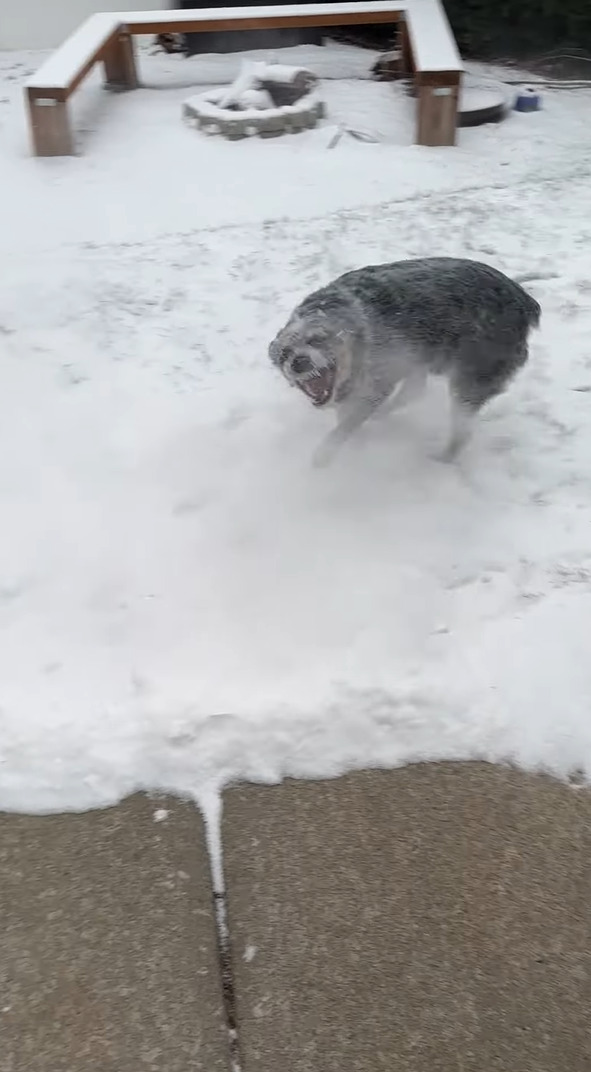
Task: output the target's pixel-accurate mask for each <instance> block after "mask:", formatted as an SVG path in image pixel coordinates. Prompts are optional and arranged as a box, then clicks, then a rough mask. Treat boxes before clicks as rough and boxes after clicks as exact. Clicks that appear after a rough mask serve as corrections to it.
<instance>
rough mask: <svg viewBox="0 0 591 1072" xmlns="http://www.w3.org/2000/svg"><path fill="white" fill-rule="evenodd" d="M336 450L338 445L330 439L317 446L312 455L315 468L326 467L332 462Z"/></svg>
mask: <svg viewBox="0 0 591 1072" xmlns="http://www.w3.org/2000/svg"><path fill="white" fill-rule="evenodd" d="M336 452H337V447H336V445H335V444H334V443H332V442H331V441H330V440H325V441H324V442H323V443H321V444H320V446H318V447H316V450H315V451H314V453H313V455H312V467H313V468H314V469H326V467H327V466H328V465H330V463H331V462H332V460H333V458H334V456H335V454H336Z"/></svg>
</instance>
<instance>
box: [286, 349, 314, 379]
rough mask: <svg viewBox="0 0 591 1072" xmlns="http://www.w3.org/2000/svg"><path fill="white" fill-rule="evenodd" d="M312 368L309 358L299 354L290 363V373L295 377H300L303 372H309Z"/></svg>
mask: <svg viewBox="0 0 591 1072" xmlns="http://www.w3.org/2000/svg"><path fill="white" fill-rule="evenodd" d="M311 368H312V362H311V361H310V358H309V357H305V356H304V355H303V354H299V355H298V356H297V357H294V358H293V360H292V362H291V371H292V372H293V373H294V375H295V376H301V375H302V373H304V372H310V370H311Z"/></svg>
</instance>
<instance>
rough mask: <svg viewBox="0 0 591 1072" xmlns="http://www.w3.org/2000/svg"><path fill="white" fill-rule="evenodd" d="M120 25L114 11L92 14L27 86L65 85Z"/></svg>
mask: <svg viewBox="0 0 591 1072" xmlns="http://www.w3.org/2000/svg"><path fill="white" fill-rule="evenodd" d="M120 25H121V17H120V16H119V15H117V14H116V13H113V12H111V13H100V14H98V15H91V16H90V18H89V19H86V22H83V23H82V25H81V26H79V27H78V29H77V30H74V33H73V34H70V36H69V37H68V38H66V40H65V41H64V43H63V45H60V47H59V48H58V49H56V51H55V52H54V53H53V54H52V55H51V56H50V57H49V59H47V60H46V61H45V63H43V64H42V65H41V67H40V68H39V70H38V71H36V72H35V74H33V75H31V76H30V77H29V78H28V79H27V81H26V82H25V86H26V88H27V89H65V88H67V87H68V86H69V85H70V83H71V82H73V81H74V79H75V78H76V76H77V74H78V73H79V71H80V70H81V69H82V68H84V66H85V65H86V64H88V62H89V60H92V58H93V56H95V55H96V54H97V52H100V50H101V49H102V48H104V46H105V45H106V44H107V42H108V41H109V39H110V38H111V37H113V35H114V34H115V33H116V32H117V30H118V28H119V27H120Z"/></svg>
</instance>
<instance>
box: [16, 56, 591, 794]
mask: <svg viewBox="0 0 591 1072" xmlns="http://www.w3.org/2000/svg"><path fill="white" fill-rule="evenodd" d="M293 57H294V58H295V59H296V60H297V62H301V61H302V59H305V62H310V63H313V64H314V65H315V66H316V69H320V70H321V73H322V74H324V75H326V76H327V81H326V82H325V83H324V84H323V90H324V94H325V98H326V101H327V104H328V108H329V119H327V121H326V123H325V124H324V125H323V126H321V127H320V128H318V129H317V130H314V131H310V132H307V133H304V134H301V135H297V136H292V137H286V138H284V139H282V140H277V141H270V142H261V141H259V140H252V141H248V142H246V143H238V144H230V143H227V142H224V141H221V140H218V139H215V138H207V137H204V136H202V135H200V134H198V133H196V132H195V131H193V130H191V129H189V128H186V127H184V126H183V125H182V123H181V121H180V109H181V102H182V100H183V99H184V97H186V96H187V95H189V94H190V93H191V92H193V91H194V86H195V83H196V82H200V83H201V84H202V85H203V86H204V87H205V86H209V85H212V84H216V83H219V82H229V81H230V80H231V78H232V77H233V74H234V73H235V69H236V66H237V64H238V62H239V61H238V59H237V58H236V57H222V58H205V57H196V58H195V59H194V60H191V61H185V60H182V59H177V58H164V57H159V58H148V59H146V58H145V57H144V61H143V69H144V77H145V80H146V82H147V83H148V85H149V87H150V88H146V89H143V90H141V91H138V92H137V93H133V94H130V95H119V96H116V97H109V96H107V95H106V94H103V93H102V91H100V90H99V89H98V88H97V86H96V85H95V84H91V85H90V86H89V87H88V88H85V89H84V90H83V91H82V92H81V94H80V99H79V100H77V101H76V107H75V114H76V124H77V129H78V130H79V132H80V142H81V148H82V155H81V156H79V157H78V158H75V159H68V160H43V161H39V160H33V159H31V158H29V156H28V154H27V146H26V135H25V127H24V120H23V114H22V105H21V96H20V82H21V80H22V78H23V77H24V75H25V74H26V73H27V72H28V71H29V70H31V69H33V68H34V67H35V66H37V65H38V63H39V62H40V58H41V57H40V56H37V55H33V54H27V55H24V54H18V55H15V54H12V55H9V54H4V56H2V57H0V189H1V190H2V197H1V199H0V214H1V219H0V223H1V226H0V252H1V256H2V265H3V272H2V284H1V286H0V417H1V419H0V806H3V807H11V808H18V809H23V808H24V809H30V808H34V809H45V808H61V807H86V806H92V805H98V804H102V803H104V802H107V801H112V800H114V799H116V798H117V797H118V796H120V795H121V794H123V793H125V792H127V791H129V790H131V789H132V788H133V787H136V786H138V785H142V786H149V787H154V788H157V787H166V788H173V789H177V790H181V791H184V792H188V793H192V794H194V795H196V796H197V797H200V796H203V795H205V794H207V792H208V791H209V790H211V789H212V788H214V787H215V786H217V785H219V784H220V783H222V782H225V781H228V780H229V779H234V778H238V777H241V776H247V777H250V778H256V779H277V778H279V777H281V776H282V775H285V774H288V773H290V774H312V775H322V774H333V773H336V772H338V771H340V770H342V769H345V768H348V767H354V766H360V765H366V764H373V765H394V764H398V763H401V762H404V761H406V760H409V759H416V758H418V757H451V756H456V757H467V756H473V755H478V756H485V757H488V758H491V759H492V758H508V757H512V758H514V759H515V760H516V761H518V762H520V763H522V764H525V765H528V766H535V765H538V764H542V765H545V766H547V767H548V768H550V769H552V770H554V771H556V772H558V773H561V774H568V773H569V772H571V771H572V770H574V769H575V768H581V769H583V770H584V771H585V772H586V773H587V775H589V774H590V773H591V715H590V711H591V658H590V656H589V651H590V647H589V645H590V641H589V637H590V636H591V253H590V249H589V247H590V241H591V182H590V172H591V129H590V128H589V122H588V116H589V109H590V107H591V89H590V90H589V91H573V92H567V91H556V92H547V93H545V95H544V105H545V107H544V111H543V112H541V113H539V114H536V115H525V116H524V115H517V114H512V115H511V117H510V118H509V119H508V120H507V121H506V122H505V123H504V124H502V125H501V126H498V127H492V128H491V127H489V128H481V129H475V130H465V131H462V132H461V134H460V144H459V147H458V148H457V149H449V150H447V149H440V150H427V149H424V148H418V147H416V146H413V145H412V144H411V142H412V135H413V102H412V101H410V100H408V99H407V98H405V97H404V96H403V95H402V93H401V92H400V90H399V89H398V87H395V86H392V85H387V84H376V83H372V82H370V81H368V80H367V79H365V80H360V79H359V75H360V74H367V69H368V67H369V65H370V63H371V60H372V56H371V54H368V53H365V52H353V51H351V50H349V49H345V48H340V49H339V48H337V47H336V46H335V47H331V48H330V49H326V50H324V51H323V53H322V55H320V54H319V50H310V49H307V50H305V51H304V52H302V50H297V51H296V52H294V53H293ZM266 58H268V57H266ZM283 58H284V57H283V56H282V59H283ZM287 58H288V59H289V58H291V57H289V55H288V57H287ZM319 64H322V65H324V66H323V67H321V68H319V66H318V65H319ZM339 122H346V123H347V124H348V125H349V126H350V127H353V128H355V129H358V130H363V131H368V132H372V133H373V134H376V135H377V136H378V138H379V140H378V142H377V143H376V144H369V143H364V142H359V141H355V140H353V139H351V138H343V139H341V141H340V142H339V143H338V145H337V146H336V148H334V149H331V150H329V149H327V145H328V143H329V141H330V139H331V137H332V134H333V133H334V129H335V124H337V123H339ZM431 253H433V254H434V253H438V254H460V255H466V256H471V257H475V258H480V259H483V260H485V261H488V262H489V263H491V264H494V265H496V266H497V267H500V268H501V269H503V270H505V271H507V272H508V273H509V274H515V275H517V276H520V277H526V278H527V279H528V280H529V282H528V284H527V286H528V287H529V289H530V290H531V292H532V293H533V294H534V295H535V297H536V298H537V299H538V300H539V301H540V302H541V304H542V306H543V321H542V330H541V332H540V333H539V334H537V335H536V336H534V339H533V347H532V357H531V362H530V365H529V366H528V368H527V369H526V370H525V371H524V373H523V374H522V375H521V376H520V378H519V379H518V380H517V381H516V383H515V384H514V386H513V387H512V389H511V390H510V391H509V392H508V393H507V394H506V395H505V396H504V397H503V398H502V399H500V400H498V401H497V402H495V404H494V405H492V406H491V407H490V409H489V410H488V411H487V412H486V414H485V416H484V419H483V420H482V421H481V423H480V425H479V427H478V430H477V435H476V438H475V440H474V441H473V443H472V444H471V445H470V447H469V449H468V450H467V451H466V453H465V455H464V457H463V458H462V460H461V462H460V463H459V464H458V465H456V466H444V465H442V464H440V463H438V462H437V461H435V460H434V458H433V455H434V453H435V448H436V447H437V446H438V445H439V443H440V442H441V441H442V438H443V436H444V434H445V429H446V412H445V405H444V396H443V394H442V391H441V389H440V388H439V387H438V386H437V385H434V386H433V389H432V390H431V391H430V393H429V395H428V397H427V399H426V400H425V401H424V402H422V403H421V404H419V405H418V406H416V407H415V408H414V409H413V410H409V411H408V412H406V413H404V414H402V415H399V416H397V417H394V416H392V417H390V418H387V417H384V418H382V419H381V420H377V421H376V422H375V423H374V424H373V425H372V426H371V427H368V428H367V430H366V431H365V432H364V434H362V435H360V436H359V437H358V440H357V441H356V442H355V444H354V445H351V447H350V448H349V449H348V450H347V451H346V452H343V454H342V455H341V457H340V458H339V459H338V461H337V462H336V463H335V464H334V466H333V468H330V469H328V470H325V471H319V470H314V469H312V468H311V467H310V455H311V453H312V450H313V448H314V446H315V444H316V443H317V441H318V440H319V439H320V438H321V437H322V435H323V434H324V433H325V431H326V427H327V423H328V421H329V417H328V415H326V414H320V413H318V412H315V411H313V410H311V409H310V408H309V407H308V406H307V404H306V401H305V399H304V398H303V397H302V396H299V395H298V394H297V393H296V392H292V391H289V390H288V389H287V387H286V385H285V384H284V383H283V382H282V381H281V380H280V379H279V378H278V377H277V376H276V375H275V374H274V372H273V370H272V369H271V368H270V366H269V364H268V361H267V358H266V348H267V345H268V342H269V340H270V338H271V337H272V336H273V335H274V333H275V331H276V330H277V328H278V327H279V326H280V325H281V323H282V321H283V320H284V319H285V317H286V315H287V314H288V313H289V311H290V310H291V308H292V307H293V305H294V304H295V303H296V302H297V301H298V300H299V299H300V298H301V297H302V296H303V295H304V294H305V293H306V292H308V291H309V290H310V289H312V288H314V287H316V286H318V285H320V284H322V283H324V282H326V281H328V280H329V279H330V278H331V277H333V276H335V275H336V274H338V273H340V272H342V271H345V270H346V269H348V268H352V267H355V266H359V265H361V264H364V263H368V262H375V261H380V260H391V259H396V258H400V257H406V256H415V255H425V254H431Z"/></svg>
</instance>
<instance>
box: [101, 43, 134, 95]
mask: <svg viewBox="0 0 591 1072" xmlns="http://www.w3.org/2000/svg"><path fill="white" fill-rule="evenodd" d="M103 64H104V68H105V82H106V85H107V86H112V87H113V88H114V89H122V88H124V89H137V87H138V77H137V68H136V63H135V53H134V48H133V38H132V36H131V34H128V33H120V34H117V36H116V38H115V39H114V41H113V42H112V44H111V45H109V48H108V49H107V50H106V52H105V55H104V58H103Z"/></svg>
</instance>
